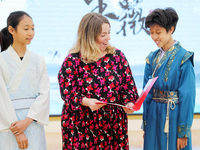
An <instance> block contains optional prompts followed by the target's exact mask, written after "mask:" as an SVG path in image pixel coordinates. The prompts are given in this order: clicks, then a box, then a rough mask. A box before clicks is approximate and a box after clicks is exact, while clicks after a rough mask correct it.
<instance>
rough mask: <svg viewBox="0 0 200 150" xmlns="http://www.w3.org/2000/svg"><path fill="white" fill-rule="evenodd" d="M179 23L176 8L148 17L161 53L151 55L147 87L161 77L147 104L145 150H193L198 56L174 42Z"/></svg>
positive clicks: (147, 65)
mask: <svg viewBox="0 0 200 150" xmlns="http://www.w3.org/2000/svg"><path fill="white" fill-rule="evenodd" d="M177 21H178V15H177V13H176V11H175V10H174V9H173V8H166V9H155V10H154V11H152V12H151V13H150V14H149V15H148V16H147V17H146V22H145V26H146V28H150V34H151V38H152V39H153V41H154V42H155V43H156V45H157V46H158V47H159V49H158V50H156V51H154V52H151V53H150V54H149V55H148V57H147V59H146V67H145V73H144V86H145V85H146V83H147V81H148V80H149V79H150V78H152V77H156V76H158V79H157V81H156V83H155V84H154V86H153V88H152V90H151V91H150V93H149V94H148V96H147V98H146V99H145V101H144V104H143V107H144V109H143V110H144V113H143V122H144V132H145V133H144V149H145V150H156V149H160V150H161V149H162V150H177V149H178V150H179V149H183V148H184V150H191V149H192V143H191V126H192V121H193V114H194V105H195V74H194V69H193V66H194V64H193V55H194V54H193V52H189V51H186V50H185V49H184V48H183V47H182V46H181V45H180V42H178V41H176V40H173V37H172V34H173V32H174V31H175V28H176V24H177Z"/></svg>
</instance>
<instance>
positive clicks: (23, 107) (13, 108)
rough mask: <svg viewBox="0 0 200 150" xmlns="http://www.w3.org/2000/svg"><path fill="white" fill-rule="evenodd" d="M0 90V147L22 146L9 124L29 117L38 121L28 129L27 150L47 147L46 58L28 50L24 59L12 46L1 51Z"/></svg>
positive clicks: (14, 148) (8, 149)
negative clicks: (45, 129) (45, 127)
mask: <svg viewBox="0 0 200 150" xmlns="http://www.w3.org/2000/svg"><path fill="white" fill-rule="evenodd" d="M0 90H1V91H0V150H18V149H19V148H18V144H17V142H16V138H15V135H14V134H13V133H12V132H11V131H10V130H9V127H10V125H11V123H13V122H15V121H16V120H23V119H25V118H26V117H30V118H32V119H34V120H35V121H33V122H32V123H31V124H30V125H29V126H28V128H27V129H26V130H25V131H24V133H25V135H26V137H27V138H28V143H29V146H28V148H27V150H46V149H47V148H46V139H45V131H44V125H47V124H48V121H49V95H50V93H49V92H50V82H49V76H48V73H47V68H46V63H45V60H44V58H43V57H42V56H39V55H37V54H35V53H32V52H30V51H29V50H27V51H26V53H25V55H24V57H23V59H22V60H21V59H20V58H19V56H18V55H17V53H16V52H15V50H14V49H13V48H12V46H10V47H9V48H8V49H7V50H6V51H4V52H2V53H0Z"/></svg>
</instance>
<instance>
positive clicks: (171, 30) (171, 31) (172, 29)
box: [169, 26, 174, 34]
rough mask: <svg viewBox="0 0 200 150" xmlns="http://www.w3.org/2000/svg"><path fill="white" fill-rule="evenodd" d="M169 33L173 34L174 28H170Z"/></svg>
mask: <svg viewBox="0 0 200 150" xmlns="http://www.w3.org/2000/svg"><path fill="white" fill-rule="evenodd" d="M169 31H170V33H171V34H172V33H173V32H174V26H172V27H171V29H170V30H169Z"/></svg>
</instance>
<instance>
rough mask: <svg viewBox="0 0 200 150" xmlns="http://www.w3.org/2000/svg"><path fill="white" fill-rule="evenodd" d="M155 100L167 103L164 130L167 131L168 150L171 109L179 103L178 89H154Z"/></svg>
mask: <svg viewBox="0 0 200 150" xmlns="http://www.w3.org/2000/svg"><path fill="white" fill-rule="evenodd" d="M153 100H154V101H155V102H157V103H167V115H166V122H165V128H164V132H165V133H167V150H168V145H169V143H168V142H169V109H170V108H171V110H174V109H175V107H176V104H178V103H179V97H178V91H160V90H157V89H153Z"/></svg>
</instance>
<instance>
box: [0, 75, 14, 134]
mask: <svg viewBox="0 0 200 150" xmlns="http://www.w3.org/2000/svg"><path fill="white" fill-rule="evenodd" d="M0 119H1V120H0V131H2V130H6V129H9V127H10V126H11V123H13V122H15V121H17V120H18V119H17V117H16V114H15V110H14V107H13V104H12V102H11V100H10V97H9V94H8V92H7V88H6V85H5V82H4V80H3V79H2V77H1V73H0Z"/></svg>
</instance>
